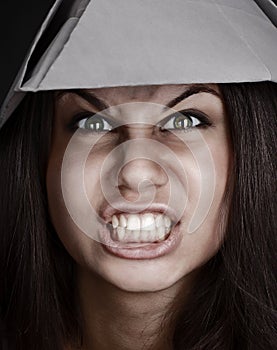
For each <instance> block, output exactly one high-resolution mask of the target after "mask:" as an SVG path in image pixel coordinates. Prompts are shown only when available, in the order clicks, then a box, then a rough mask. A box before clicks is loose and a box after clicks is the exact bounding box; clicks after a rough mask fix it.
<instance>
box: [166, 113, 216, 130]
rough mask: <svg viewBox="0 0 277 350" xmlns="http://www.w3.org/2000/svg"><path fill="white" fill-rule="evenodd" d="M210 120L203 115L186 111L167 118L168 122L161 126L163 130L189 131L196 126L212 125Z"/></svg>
mask: <svg viewBox="0 0 277 350" xmlns="http://www.w3.org/2000/svg"><path fill="white" fill-rule="evenodd" d="M210 124H211V123H210V122H209V120H208V118H207V117H205V116H203V115H201V116H200V115H197V116H196V115H193V113H191V112H188V111H184V112H178V113H174V114H172V115H171V116H170V117H168V118H167V122H166V123H165V124H163V125H162V126H161V130H189V129H191V128H194V127H196V126H198V127H200V126H207V125H210Z"/></svg>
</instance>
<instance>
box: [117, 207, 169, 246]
mask: <svg viewBox="0 0 277 350" xmlns="http://www.w3.org/2000/svg"><path fill="white" fill-rule="evenodd" d="M171 225H172V223H171V220H170V218H169V217H168V216H166V215H163V214H157V215H154V214H152V213H144V214H120V215H119V216H117V215H113V217H112V226H113V228H114V231H113V232H112V237H113V239H116V240H119V241H122V242H150V241H152V242H154V241H159V240H162V239H164V238H165V236H166V235H167V234H168V232H169V231H170V227H171Z"/></svg>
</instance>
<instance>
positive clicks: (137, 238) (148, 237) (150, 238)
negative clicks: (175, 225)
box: [111, 226, 171, 243]
mask: <svg viewBox="0 0 277 350" xmlns="http://www.w3.org/2000/svg"><path fill="white" fill-rule="evenodd" d="M170 229H171V228H170V227H164V226H162V227H159V228H156V229H155V230H151V231H147V230H128V229H125V228H123V227H117V229H113V228H112V229H111V238H112V239H113V240H115V241H120V242H124V243H150V242H151V243H153V242H161V241H163V240H165V238H167V236H168V233H169V232H170Z"/></svg>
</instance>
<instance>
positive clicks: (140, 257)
mask: <svg viewBox="0 0 277 350" xmlns="http://www.w3.org/2000/svg"><path fill="white" fill-rule="evenodd" d="M100 112H101V113H100ZM96 113H98V114H96ZM67 146H68V147H67ZM230 163H231V146H230V141H229V137H228V127H227V117H226V115H225V111H224V106H223V101H222V99H221V96H220V91H219V89H218V87H217V86H216V85H212V84H211V85H164V86H149V87H143V86H141V87H116V88H100V89H93V90H82V91H77V90H76V91H64V92H60V93H57V94H56V111H55V118H54V126H53V137H52V147H51V152H50V156H49V163H48V169H47V191H48V203H49V210H50V214H51V218H52V221H53V225H54V227H55V229H56V231H57V234H58V235H59V237H60V239H61V241H62V242H63V244H64V246H65V247H66V249H67V250H68V252H69V254H70V255H71V256H72V257H73V258H74V259H75V261H76V262H77V264H78V265H79V266H80V268H83V269H85V270H86V271H89V272H91V273H92V274H95V275H97V276H100V277H102V278H103V279H104V280H106V281H107V282H109V283H112V284H113V285H115V286H117V287H119V288H121V289H124V290H127V291H157V290H162V289H165V288H168V287H170V286H172V285H173V284H175V283H176V282H178V281H184V280H185V278H186V277H188V276H189V275H191V274H192V273H193V272H196V271H197V270H198V269H199V268H200V267H201V266H202V265H203V264H204V263H205V262H207V260H209V259H210V258H211V257H212V256H213V255H214V254H215V253H216V251H217V250H218V248H219V246H220V243H221V241H222V232H220V229H219V228H220V227H222V226H220V225H219V224H220V223H221V224H222V222H221V221H222V211H221V210H220V209H222V202H223V195H224V191H225V189H226V184H227V176H228V172H229V170H230Z"/></svg>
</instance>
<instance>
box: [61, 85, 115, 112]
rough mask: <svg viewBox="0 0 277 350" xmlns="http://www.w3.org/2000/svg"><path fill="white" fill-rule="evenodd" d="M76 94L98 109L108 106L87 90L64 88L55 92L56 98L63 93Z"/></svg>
mask: <svg viewBox="0 0 277 350" xmlns="http://www.w3.org/2000/svg"><path fill="white" fill-rule="evenodd" d="M70 93H71V94H76V95H78V96H80V97H81V98H83V99H84V100H86V101H87V102H88V103H89V104H91V105H93V106H94V107H96V108H98V109H99V110H103V109H106V108H109V106H108V105H107V104H106V103H105V102H104V101H103V100H101V99H100V98H99V97H97V96H96V95H94V94H93V93H92V92H87V91H85V90H77V89H76V90H65V91H60V92H58V93H57V98H58V99H60V98H61V97H62V96H64V95H65V94H70Z"/></svg>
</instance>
